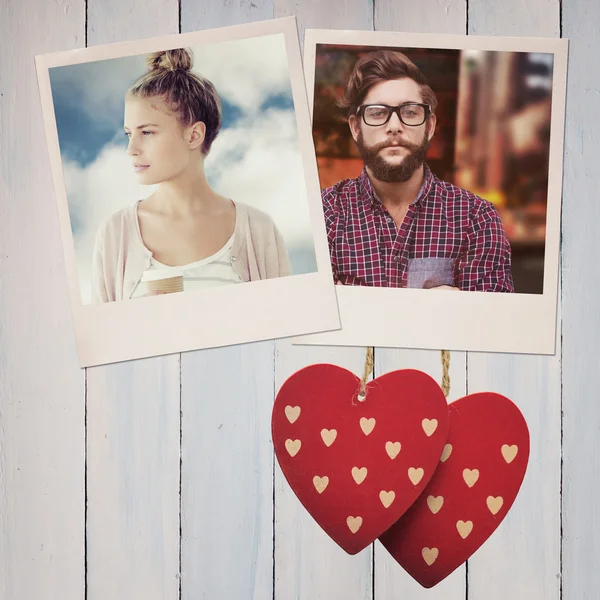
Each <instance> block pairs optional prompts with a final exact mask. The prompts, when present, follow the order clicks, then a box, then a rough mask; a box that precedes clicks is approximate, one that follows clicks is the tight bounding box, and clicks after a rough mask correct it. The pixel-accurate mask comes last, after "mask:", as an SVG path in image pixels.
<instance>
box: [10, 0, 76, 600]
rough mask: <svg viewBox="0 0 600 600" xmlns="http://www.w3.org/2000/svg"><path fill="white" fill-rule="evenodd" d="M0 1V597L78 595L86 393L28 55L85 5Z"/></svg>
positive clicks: (72, 22)
mask: <svg viewBox="0 0 600 600" xmlns="http://www.w3.org/2000/svg"><path fill="white" fill-rule="evenodd" d="M30 8H31V7H30V6H28V5H27V3H24V2H17V1H14V0H11V1H9V2H2V3H1V5H0V40H2V59H1V60H0V144H1V149H0V598H3V599H6V600H27V599H29V598H51V597H52V598H63V599H64V600H80V599H81V598H82V597H83V593H84V473H85V464H84V444H85V441H84V439H85V438H84V389H85V372H84V371H82V370H80V369H79V367H78V361H77V352H76V345H75V336H74V328H73V322H72V319H71V311H70V309H69V296H68V292H67V278H66V271H65V266H64V260H63V257H62V246H61V240H60V236H59V224H58V218H57V211H56V204H55V201H54V195H53V193H52V178H51V173H50V164H49V161H48V154H47V150H46V145H45V138H44V128H43V123H42V114H41V108H40V101H39V95H38V87H37V78H36V70H35V63H34V56H35V55H36V54H43V53H45V52H50V51H54V50H66V49H71V48H77V47H81V46H82V45H83V40H84V6H83V2H70V3H65V2H49V3H48V2H45V3H38V5H37V6H36V7H35V8H36V10H33V11H32V10H30Z"/></svg>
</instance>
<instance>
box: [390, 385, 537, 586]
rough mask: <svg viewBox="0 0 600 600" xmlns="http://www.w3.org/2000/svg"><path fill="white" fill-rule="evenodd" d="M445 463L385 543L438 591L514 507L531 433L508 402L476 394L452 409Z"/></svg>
mask: <svg viewBox="0 0 600 600" xmlns="http://www.w3.org/2000/svg"><path fill="white" fill-rule="evenodd" d="M448 409H449V416H450V425H449V431H448V439H447V442H446V445H445V446H444V451H443V453H442V456H441V458H440V463H439V466H438V468H437V469H436V471H435V473H434V475H433V477H432V478H431V480H430V481H429V483H428V485H427V487H426V488H425V490H424V492H423V494H422V495H421V496H420V497H419V498H418V500H417V501H416V502H415V503H414V504H413V505H412V506H411V507H410V509H409V510H408V511H407V512H406V513H405V514H404V516H403V517H402V518H401V519H400V520H399V521H398V522H397V523H395V524H394V525H393V526H392V527H391V528H390V529H389V530H388V531H386V532H385V533H384V534H383V535H382V536H381V537H380V538H379V539H380V541H381V543H382V544H383V545H384V546H385V547H386V548H387V550H388V551H389V552H390V553H391V555H392V556H393V557H394V558H395V559H396V561H398V563H399V564H400V565H402V567H403V568H404V569H405V570H406V571H407V572H408V573H409V574H410V575H411V576H412V577H413V578H414V579H416V580H417V581H418V582H419V583H420V584H421V585H422V586H423V587H426V588H430V587H433V586H434V585H436V584H437V583H439V582H440V581H442V579H444V578H445V577H447V576H448V575H450V573H452V571H454V570H455V569H456V568H457V567H458V566H460V565H461V564H462V563H464V562H465V561H466V560H467V559H468V558H469V556H471V555H472V554H473V553H474V552H475V551H476V550H477V549H478V548H479V547H480V546H481V545H482V544H483V542H485V540H487V539H488V538H489V537H490V535H491V534H492V533H493V532H494V530H495V529H496V527H498V525H500V523H501V521H502V519H504V517H505V516H506V513H507V512H508V510H509V509H510V507H511V505H512V504H513V502H514V500H515V498H516V496H517V493H518V491H519V488H520V487H521V483H522V481H523V477H524V476H525V471H526V469H527V462H528V459H529V430H528V429H527V424H526V422H525V419H524V417H523V415H522V414H521V411H520V410H519V409H518V408H517V407H516V406H515V405H514V404H513V403H512V402H511V401H510V400H509V399H508V398H506V397H504V396H501V395H500V394H495V393H491V392H483V393H479V394H471V395H469V396H465V397H463V398H460V399H459V400H456V401H455V402H452V403H451V404H449V406H448Z"/></svg>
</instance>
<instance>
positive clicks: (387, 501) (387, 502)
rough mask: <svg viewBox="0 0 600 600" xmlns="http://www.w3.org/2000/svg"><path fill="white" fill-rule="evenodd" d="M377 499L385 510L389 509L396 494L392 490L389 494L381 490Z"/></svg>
mask: <svg viewBox="0 0 600 600" xmlns="http://www.w3.org/2000/svg"><path fill="white" fill-rule="evenodd" d="M379 499H380V500H381V504H383V506H385V508H389V507H390V506H391V505H392V502H393V501H394V500H395V499H396V492H394V491H393V490H391V491H389V492H386V491H385V490H381V492H379Z"/></svg>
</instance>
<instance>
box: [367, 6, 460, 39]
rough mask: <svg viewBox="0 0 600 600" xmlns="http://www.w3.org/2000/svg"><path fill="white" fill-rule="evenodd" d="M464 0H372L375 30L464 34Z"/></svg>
mask: <svg viewBox="0 0 600 600" xmlns="http://www.w3.org/2000/svg"><path fill="white" fill-rule="evenodd" d="M466 16H467V4H466V2H465V0H422V1H421V2H413V1H407V0H405V1H404V2H402V3H400V2H394V1H393V0H375V29H377V30H379V31H407V32H414V33H457V34H461V33H466Z"/></svg>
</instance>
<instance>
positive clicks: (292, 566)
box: [274, 0, 373, 600]
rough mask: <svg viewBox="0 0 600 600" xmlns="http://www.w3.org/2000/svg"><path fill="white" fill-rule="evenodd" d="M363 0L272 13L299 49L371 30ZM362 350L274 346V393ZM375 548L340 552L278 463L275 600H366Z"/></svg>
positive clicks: (280, 2)
mask: <svg viewBox="0 0 600 600" xmlns="http://www.w3.org/2000/svg"><path fill="white" fill-rule="evenodd" d="M372 11H373V9H372V4H371V2H369V1H366V0H339V1H337V2H328V1H326V0H318V1H317V2H294V1H290V0H275V2H274V15H275V16H276V17H285V16H289V15H295V16H296V19H297V25H298V31H299V35H300V42H301V47H303V40H304V30H305V29H306V28H319V29H325V28H329V27H332V28H337V29H372V27H373V12H372ZM365 353H366V348H333V347H326V346H322V347H318V346H316V347H310V346H293V345H292V344H291V343H290V342H289V340H281V341H278V342H277V351H276V360H275V389H276V391H277V390H279V388H280V387H281V386H282V385H283V383H284V381H285V380H286V379H287V378H288V377H289V376H290V375H292V374H293V373H294V372H295V371H297V370H298V369H301V368H302V367H305V366H307V365H310V364H315V363H320V362H328V363H332V364H335V365H339V366H341V367H345V368H346V369H349V370H350V371H352V372H354V373H356V374H357V375H358V376H362V373H363V369H364V363H365ZM372 562H373V545H371V546H370V547H368V548H365V549H364V550H362V551H361V552H359V553H358V554H357V555H355V556H350V555H348V554H346V552H344V550H342V549H341V548H340V547H339V546H338V545H337V544H336V543H335V542H333V541H332V540H331V539H330V538H329V536H328V535H327V534H326V533H324V531H323V530H322V529H321V528H320V527H319V525H317V524H316V522H315V521H314V520H313V519H312V517H310V515H309V514H308V513H307V512H306V510H305V509H304V507H303V506H302V505H301V504H300V502H299V501H298V499H297V498H296V496H295V495H294V493H293V492H292V490H291V488H290V487H289V485H288V483H287V481H286V480H285V477H284V476H283V474H282V472H281V469H280V468H279V465H278V464H276V469H275V598H276V600H292V599H293V600H305V599H306V598H310V599H311V600H331V599H332V598H343V599H344V600H366V599H370V598H372Z"/></svg>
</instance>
